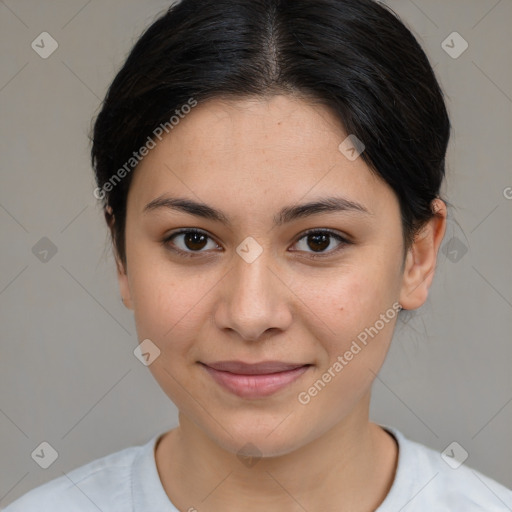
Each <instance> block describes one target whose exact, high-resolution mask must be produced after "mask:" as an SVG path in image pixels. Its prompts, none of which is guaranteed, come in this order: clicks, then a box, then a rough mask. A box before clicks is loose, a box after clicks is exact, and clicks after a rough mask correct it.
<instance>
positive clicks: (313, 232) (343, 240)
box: [162, 228, 353, 259]
mask: <svg viewBox="0 0 512 512" xmlns="http://www.w3.org/2000/svg"><path fill="white" fill-rule="evenodd" d="M190 233H196V234H199V235H205V236H207V237H208V238H209V239H210V240H212V238H211V237H210V236H209V235H208V234H207V233H206V232H204V231H201V230H199V229H194V228H188V229H182V230H180V231H176V232H175V233H171V234H170V235H169V236H167V237H165V238H164V239H163V240H162V245H163V246H164V247H166V248H169V249H170V250H172V251H173V252H175V253H177V254H179V255H180V256H183V257H185V258H196V257H199V256H201V251H191V252H189V251H183V250H182V249H178V248H176V247H171V246H170V242H171V241H172V239H173V238H174V237H176V236H178V235H183V234H190ZM321 234H328V235H330V236H331V237H333V238H335V239H336V240H337V241H338V242H340V244H339V245H338V247H336V248H335V249H332V250H330V251H328V252H323V253H307V254H308V257H309V258H312V259H318V258H325V257H328V256H331V255H332V254H334V253H336V252H338V251H339V250H341V249H342V248H343V247H345V246H347V245H351V244H353V242H351V241H350V240H348V239H346V238H344V237H342V236H341V235H339V234H338V233H336V232H334V231H331V230H330V229H310V230H309V231H306V232H304V233H302V235H301V236H300V237H299V238H298V239H297V240H296V242H295V243H297V242H299V241H300V240H302V239H303V238H305V237H307V236H309V235H321ZM293 252H301V251H293Z"/></svg>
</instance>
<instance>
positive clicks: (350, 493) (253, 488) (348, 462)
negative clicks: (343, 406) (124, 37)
mask: <svg viewBox="0 0 512 512" xmlns="http://www.w3.org/2000/svg"><path fill="white" fill-rule="evenodd" d="M361 408H362V410H360V411H354V414H352V415H351V416H350V417H348V418H346V419H344V420H342V421H340V422H339V423H338V424H336V425H335V426H334V427H333V428H331V429H330V430H328V431H326V432H324V433H323V434H322V435H320V436H318V437H317V438H315V439H314V440H312V441H311V442H308V443H306V444H304V445H303V446H301V447H300V448H298V449H296V450H294V451H292V452H290V453H287V454H285V455H280V456H275V457H263V458H261V459H259V460H254V461H253V463H252V464H249V463H247V465H246V464H244V463H242V462H241V461H240V459H239V458H238V457H237V455H236V454H233V453H231V452H228V451H227V450H224V449H223V448H222V447H220V446H219V445H218V444H217V443H215V442H214V441H213V440H212V439H211V438H209V437H208V436H207V435H206V434H205V433H204V431H202V430H201V429H200V428H199V427H198V426H197V425H196V424H195V423H193V422H192V421H190V420H189V419H188V418H187V417H185V416H183V415H181V414H180V426H179V427H178V428H176V429H174V430H172V431H170V432H168V433H167V434H166V435H165V436H164V437H163V438H162V439H161V441H160V443H159V445H158V447H157V452H156V462H157V468H158V471H159V474H160V478H161V480H162V485H163V487H164V489H165V491H166V493H167V495H168V496H169V497H170V499H171V501H172V502H173V503H174V504H175V505H176V507H177V508H179V509H180V510H187V511H188V510H194V508H195V509H197V510H198V511H199V512H201V511H208V512H217V511H221V510H222V511H225V510H244V511H247V512H252V511H261V510H265V511H266V512H273V511H274V510H275V511H279V512H288V511H290V512H291V511H297V510H304V509H305V510H325V511H328V510H336V511H344V510H351V511H361V512H364V511H372V510H375V509H376V508H377V507H378V506H379V504H380V503H381V502H382V501H383V500H384V498H385V496H386V495H387V493H388V492H389V489H390V487H391V484H392V481H393V478H394V473H395V469H396V462H397V449H396V443H395V442H394V440H393V439H392V437H391V436H390V435H389V434H387V433H386V432H385V431H384V430H382V429H381V428H380V427H378V426H377V425H375V424H373V423H370V422H369V421H368V408H369V397H368V400H367V401H365V403H363V404H361ZM364 411H366V413H364ZM246 462H247V461H246Z"/></svg>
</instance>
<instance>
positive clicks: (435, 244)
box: [400, 199, 446, 309]
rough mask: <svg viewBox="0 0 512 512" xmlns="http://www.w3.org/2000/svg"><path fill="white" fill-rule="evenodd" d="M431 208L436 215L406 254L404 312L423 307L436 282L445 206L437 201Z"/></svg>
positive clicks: (403, 293)
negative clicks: (432, 285)
mask: <svg viewBox="0 0 512 512" xmlns="http://www.w3.org/2000/svg"><path fill="white" fill-rule="evenodd" d="M432 208H433V210H434V211H435V212H437V213H436V215H435V216H434V217H432V219H430V220H429V221H428V222H427V224H426V225H425V226H424V227H423V228H422V229H421V230H420V232H419V233H418V234H417V235H416V236H415V238H414V242H413V244H412V246H411V247H410V249H409V251H408V252H407V257H406V261H405V265H404V272H403V276H402V287H401V290H400V304H401V305H402V307H403V308H404V309H417V308H419V307H420V306H421V305H423V304H424V302H425V301H426V300H427V297H428V290H429V288H430V285H431V284H432V280H433V279H434V273H435V268H436V262H437V254H438V250H439V247H440V245H441V242H442V240H443V237H444V233H445V231H446V205H445V203H444V202H443V201H442V200H441V199H434V200H433V201H432Z"/></svg>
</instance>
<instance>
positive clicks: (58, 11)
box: [0, 0, 512, 506]
mask: <svg viewBox="0 0 512 512" xmlns="http://www.w3.org/2000/svg"><path fill="white" fill-rule="evenodd" d="M388 4H389V5H390V6H391V7H392V8H393V9H394V10H395V11H396V12H397V13H398V14H399V15H400V17H401V18H402V20H404V21H405V22H406V24H407V25H408V26H409V27H410V28H411V29H412V30H413V32H414V33H415V35H416V36H417V37H418V38H419V39H420V41H421V43H422V45H423V46H424V48H425V50H426V51H427V53H428V55H429V57H430V59H431V62H432V64H433V65H434V66H435V71H436V73H437V75H438V77H439V80H440V82H441V84H442V87H443V89H444V91H445V93H446V96H447V103H448V108H449V112H450V114H451V119H452V124H453V127H454V131H453V134H452V140H451V143H450V148H449V154H448V166H447V181H446V183H445V187H444V189H443V193H444V195H445V197H447V199H448V200H449V201H450V202H451V203H453V204H454V208H450V209H449V221H448V230H447V234H446V236H445V239H444V243H443V246H442V250H441V252H440V257H439V262H438V267H437V274H436V278H435V280H434V284H433V287H432V289H431V294H430V296H429V299H428V302H427V303H426V304H425V305H424V306H423V307H422V308H421V309H420V310H418V311H417V312H412V313H410V314H409V315H408V316H406V317H404V319H403V320H402V321H400V322H399V324H397V329H396V332H395V338H394V343H393V346H392V349H391V352H390V354H389V356H388V359H387V361H386V363H385V366H384V368H383V369H382V371H381V373H380V375H379V377H378V378H377V380H376V382H375V386H374V399H373V405H372V419H373V420H374V421H377V422H380V423H382V424H390V425H394V426H396V427H398V428H399V429H401V430H402V431H403V432H404V433H405V434H406V435H407V436H409V437H410V438H412V439H414V440H417V441H420V442H422V443H424V444H426V445H428V446H431V447H433V448H435V449H437V450H439V451H442V450H444V449H445V448H446V447H447V446H448V445H449V444H450V443H451V442H452V441H454V440H455V441H457V442H458V443H460V444H461V445H462V446H463V447H464V449H465V450H467V452H468V453H469V458H468V459H467V461H466V462H465V464H467V465H469V466H472V467H474V468H476V469H478V470H480V471H482V472H484V473H485V474H487V475H489V476H491V477H492V478H494V479H496V480H498V481H499V482H501V483H503V484H505V485H507V486H508V487H512V442H511V439H512V372H511V371H510V366H511V364H510V363H511V360H512V342H511V341H512V339H511V338H512V337H511V335H510V333H511V331H512V272H511V269H510V263H511V261H512V259H511V255H512V236H511V234H512V200H511V199H508V198H507V197H506V196H507V195H508V197H511V196H512V190H511V189H507V187H512V174H511V171H510V162H511V161H512V152H511V146H512V144H511V135H512V133H511V132H512V130H511V126H512V116H511V110H512V100H511V97H512V76H511V66H510V56H511V55H512V44H511V39H510V35H509V32H508V30H507V29H508V27H510V25H511V23H512V2H511V1H510V0H501V1H497V0H485V1H484V0H464V1H462V0H460V1H449V2H446V1H442V0H428V1H422V2H421V3H420V2H419V0H416V1H415V2H413V1H410V0H403V1H399V0H397V1H390V2H388ZM167 5H168V2H166V1H163V0H149V1H148V0H145V1H142V0H123V1H121V0H109V1H103V2H100V1H99V0H90V1H87V0H71V1H70V0H67V1H64V0H52V1H46V2H40V1H36V0H31V1H29V0H16V1H14V0H3V1H0V43H1V44H0V60H1V78H0V109H1V115H0V140H1V153H0V154H1V159H0V172H1V179H2V181H1V189H0V228H1V233H2V246H1V247H2V251H1V253H0V322H1V344H0V375H1V386H0V440H1V442H0V506H6V505H7V504H8V503H10V502H11V501H13V500H14V499H16V498H17V497H19V496H20V495H22V494H24V493H25V492H26V491H28V490H29V489H31V488H33V487H35V486H36V485H39V484H42V483H44V482H46V481H48V480H50V479H53V478H55V477H58V476H60V475H62V474H63V473H66V472H68V471H69V470H71V469H73V468H75V467H77V466H79V465H82V464H85V463H86V462H88V461H90V460H92V459H94V458H97V457H101V456H103V455H106V454H108V453H112V452H114V451H117V450H120V449H122V448H125V447H127V446H131V445H135V444H141V443H143V442H146V441H147V440H148V439H149V437H150V436H153V435H155V434H157V433H159V432H163V431H165V430H167V429H169V428H172V427H173V426H175V425H176V422H177V419H176V418H177V416H176V409H175V407H174V405H173V404H172V403H171V402H170V401H169V399H168V398H167V396H166V395H165V394H164V393H163V392H162V391H161V390H160V388H159V386H158V385H157V384H156V382H154V381H153V378H152V376H151V374H150V373H149V370H148V369H147V368H146V367H144V366H143V365H142V364H141V363H140V362H139V361H138V360H137V359H136V358H135V356H134V355H133V350H134V348H135V347H136V345H137V343H138V341H137V339H136V334H135V328H134V323H133V318H132V313H131V311H128V310H126V309H125V308H124V307H123V305H122V304H121V301H120V298H119V292H118V287H117V281H116V278H115V267H114V260H113V258H112V253H111V251H110V249H105V247H106V243H107V240H108V238H107V230H106V226H105V225H104V222H103V219H102V215H101V212H100V208H99V206H98V204H97V202H96V200H95V199H94V197H93V195H92V190H93V188H94V186H95V185H94V181H93V174H92V170H91V168H90V164H89V142H88V138H87V135H88V133H89V128H90V123H91V118H92V117H93V116H94V115H95V114H96V113H97V112H98V108H99V104H100V101H101V99H102V98H103V96H104V94H105V92H106V88H107V86H108V85H109V83H110V81H111V80H112V79H113V77H114V75H115V72H116V70H117V69H118V68H119V66H120V65H121V63H122V61H123V58H124V57H125V56H126V54H127V52H128V51H129V49H130V48H131V46H132V45H133V43H134V42H135V40H136V38H137V37H138V35H139V34H140V33H141V31H142V30H143V29H144V28H145V27H146V26H147V25H148V24H149V23H151V21H152V20H154V18H155V16H156V15H157V14H158V13H160V12H161V11H162V9H164V8H165V7H166V6H167ZM43 31H47V32H49V33H50V34H51V35H52V37H53V38H55V39H56V41H57V42H58V45H59V46H58V49H57V50H56V51H55V52H54V53H53V54H52V55H51V56H50V57H49V58H47V59H43V58H41V57H40V56H39V55H38V54H37V53H36V52H35V51H34V50H33V49H32V48H31V43H32V41H33V40H35V39H36V37H37V36H38V35H39V34H40V33H41V32H43ZM453 31H457V32H459V33H460V34H461V35H462V37H463V38H464V39H465V40H467V42H468V43H469V47H468V49H467V50H466V51H465V52H464V53H462V55H460V56H459V57H458V58H452V57H451V56H449V55H448V54H447V53H446V51H445V50H444V49H443V48H442V46H441V43H442V42H443V41H444V40H445V39H446V38H447V36H448V35H449V34H451V33H452V32H453ZM448 44H451V43H448ZM454 44H455V43H454ZM457 44H458V43H457ZM457 48H460V46H459V47H457V46H455V49H457ZM507 191H510V192H511V193H510V194H507ZM43 237H47V238H48V239H49V240H51V242H52V243H53V244H54V246H55V248H56V250H57V252H56V253H55V254H54V255H52V253H51V252H50V253H48V255H47V256H46V259H47V261H41V258H43V260H44V255H43V254H42V253H40V254H37V252H38V251H37V250H33V247H34V246H35V245H36V244H37V243H38V242H39V241H40V239H41V238H43ZM45 243H46V244H48V242H47V241H46V242H39V244H45ZM37 247H40V246H39V245H38V246H36V248H37ZM34 252H35V253H36V254H34ZM42 441H47V442H48V443H50V444H51V445H52V446H53V447H54V448H55V449H56V450H57V452H58V454H59V457H58V459H57V460H56V461H55V462H54V463H53V464H52V465H51V466H50V467H49V468H48V469H41V468H40V467H39V466H38V465H37V464H36V463H35V462H34V460H32V458H31V453H32V452H33V450H34V449H35V448H36V447H37V446H38V445H39V444H40V443H41V442H42Z"/></svg>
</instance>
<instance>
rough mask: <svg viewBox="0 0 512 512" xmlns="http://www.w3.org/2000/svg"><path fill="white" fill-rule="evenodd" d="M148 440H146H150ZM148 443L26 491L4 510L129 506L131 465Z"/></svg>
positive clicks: (117, 508) (86, 510)
mask: <svg viewBox="0 0 512 512" xmlns="http://www.w3.org/2000/svg"><path fill="white" fill-rule="evenodd" d="M151 442H152V441H150V443H151ZM150 443H148V444H146V445H144V446H131V447H128V448H125V449H123V450H120V451H117V452H115V453H111V454H109V455H106V456H104V457H101V458H98V459H95V460H93V461H91V462H89V463H87V464H85V465H83V466H80V467H78V468H76V469H73V470H72V471H69V472H67V473H65V474H63V475H62V476H60V477H58V478H56V479H54V480H51V481H49V482H46V483H45V484H43V485H40V486H39V487H36V488H34V489H32V490H31V491H29V492H27V493H26V494H24V495H23V496H21V497H20V498H19V499H17V500H16V501H14V502H13V503H11V504H10V505H9V506H7V508H5V509H3V510H4V511H5V512H36V511H37V512H47V511H48V512H50V511H51V512H61V511H62V512H64V511H66V512H68V511H70V510H73V511H76V512H82V511H83V512H89V511H94V512H98V510H102V511H105V512H107V511H116V512H117V511H119V512H121V511H123V512H126V511H128V510H131V509H132V506H131V468H132V465H133V462H134V460H135V459H136V458H137V456H138V455H139V454H140V453H141V451H142V450H144V448H146V447H147V446H148V445H149V444H150Z"/></svg>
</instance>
